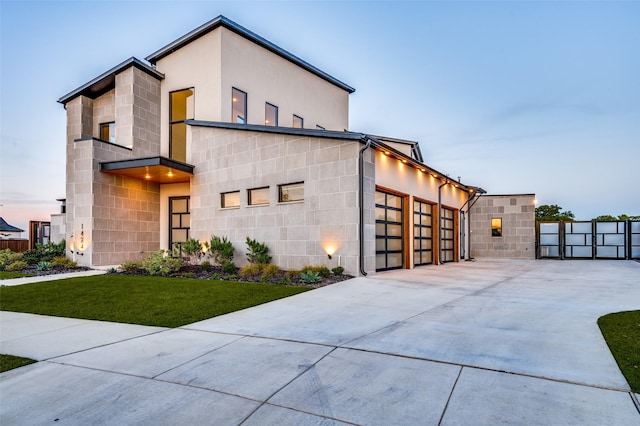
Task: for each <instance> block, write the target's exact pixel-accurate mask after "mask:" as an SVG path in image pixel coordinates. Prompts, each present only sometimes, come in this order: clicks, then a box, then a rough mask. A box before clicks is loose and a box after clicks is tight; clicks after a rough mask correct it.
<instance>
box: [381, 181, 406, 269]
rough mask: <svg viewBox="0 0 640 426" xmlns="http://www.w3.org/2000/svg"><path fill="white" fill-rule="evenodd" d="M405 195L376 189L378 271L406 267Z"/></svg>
mask: <svg viewBox="0 0 640 426" xmlns="http://www.w3.org/2000/svg"><path fill="white" fill-rule="evenodd" d="M403 201H404V199H403V197H401V196H398V195H394V194H390V193H388V192H383V191H376V271H386V270H389V269H400V268H402V267H404V223H403V217H404V210H403V208H404V207H403V204H404V203H403Z"/></svg>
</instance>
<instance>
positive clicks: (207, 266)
mask: <svg viewBox="0 0 640 426" xmlns="http://www.w3.org/2000/svg"><path fill="white" fill-rule="evenodd" d="M200 267H201V268H202V270H203V271H210V270H211V268H212V267H213V266H211V262H209V261H208V260H203V261H202V263H201V264H200Z"/></svg>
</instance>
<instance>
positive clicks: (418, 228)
mask: <svg viewBox="0 0 640 426" xmlns="http://www.w3.org/2000/svg"><path fill="white" fill-rule="evenodd" d="M413 263H414V264H415V265H416V266H418V265H429V264H432V263H433V206H432V205H431V204H428V203H425V202H422V201H418V200H414V201H413Z"/></svg>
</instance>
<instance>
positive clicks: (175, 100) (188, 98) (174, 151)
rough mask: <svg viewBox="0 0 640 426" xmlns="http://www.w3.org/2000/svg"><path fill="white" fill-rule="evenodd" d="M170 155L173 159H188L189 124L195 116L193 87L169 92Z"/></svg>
mask: <svg viewBox="0 0 640 426" xmlns="http://www.w3.org/2000/svg"><path fill="white" fill-rule="evenodd" d="M169 109H170V111H169V127H170V132H169V156H170V157H171V159H173V160H178V161H183V162H184V161H187V125H186V124H185V120H190V119H193V118H194V115H193V110H194V92H193V89H184V90H178V91H176V92H171V93H169Z"/></svg>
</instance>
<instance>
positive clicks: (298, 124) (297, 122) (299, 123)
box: [293, 114, 304, 129]
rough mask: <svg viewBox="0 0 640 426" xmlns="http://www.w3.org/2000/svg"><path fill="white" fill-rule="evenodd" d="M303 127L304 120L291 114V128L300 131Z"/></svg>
mask: <svg viewBox="0 0 640 426" xmlns="http://www.w3.org/2000/svg"><path fill="white" fill-rule="evenodd" d="M303 127H304V119H303V118H302V117H300V116H299V115H295V114H293V128H294V129H302V128H303Z"/></svg>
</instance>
